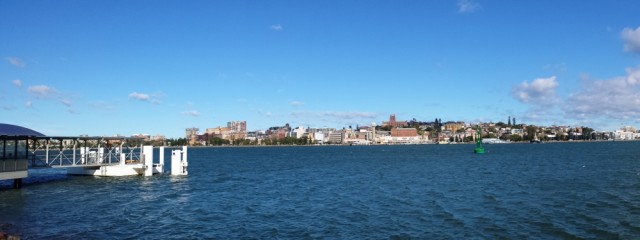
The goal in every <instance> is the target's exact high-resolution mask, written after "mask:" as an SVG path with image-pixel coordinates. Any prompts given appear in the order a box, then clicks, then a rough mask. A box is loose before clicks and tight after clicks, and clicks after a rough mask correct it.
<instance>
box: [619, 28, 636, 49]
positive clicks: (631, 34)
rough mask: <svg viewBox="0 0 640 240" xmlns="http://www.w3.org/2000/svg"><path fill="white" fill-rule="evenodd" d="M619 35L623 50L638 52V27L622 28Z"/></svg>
mask: <svg viewBox="0 0 640 240" xmlns="http://www.w3.org/2000/svg"><path fill="white" fill-rule="evenodd" d="M620 37H621V38H622V41H623V42H624V50H625V51H627V52H635V53H640V27H638V28H636V29H635V30H633V29H632V28H624V29H622V33H620Z"/></svg>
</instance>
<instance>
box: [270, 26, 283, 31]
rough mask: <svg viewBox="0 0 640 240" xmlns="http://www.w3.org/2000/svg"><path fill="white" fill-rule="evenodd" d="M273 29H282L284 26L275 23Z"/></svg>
mask: <svg viewBox="0 0 640 240" xmlns="http://www.w3.org/2000/svg"><path fill="white" fill-rule="evenodd" d="M271 30H274V31H282V30H283V28H282V25H280V24H274V25H271Z"/></svg>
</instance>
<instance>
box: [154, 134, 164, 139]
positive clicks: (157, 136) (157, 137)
mask: <svg viewBox="0 0 640 240" xmlns="http://www.w3.org/2000/svg"><path fill="white" fill-rule="evenodd" d="M164 140H167V138H166V137H165V136H164V135H161V134H156V135H155V136H153V141H164Z"/></svg>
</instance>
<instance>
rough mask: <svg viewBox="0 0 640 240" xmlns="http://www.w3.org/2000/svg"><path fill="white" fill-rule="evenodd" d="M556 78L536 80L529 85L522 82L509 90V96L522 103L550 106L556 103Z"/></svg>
mask: <svg viewBox="0 0 640 240" xmlns="http://www.w3.org/2000/svg"><path fill="white" fill-rule="evenodd" d="M557 87H558V82H557V81H556V77H555V76H552V77H549V78H538V79H535V80H533V81H532V82H531V83H529V82H527V81H524V82H522V83H521V84H518V85H516V86H514V87H513V88H512V89H511V96H513V98H515V99H516V100H518V101H520V102H522V103H528V104H533V105H538V106H545V105H551V104H554V103H556V102H557V100H558V96H557V95H556V88H557Z"/></svg>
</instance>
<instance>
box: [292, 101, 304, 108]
mask: <svg viewBox="0 0 640 240" xmlns="http://www.w3.org/2000/svg"><path fill="white" fill-rule="evenodd" d="M289 105H291V106H294V107H300V106H302V105H304V103H303V102H300V101H291V102H290V103H289Z"/></svg>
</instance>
